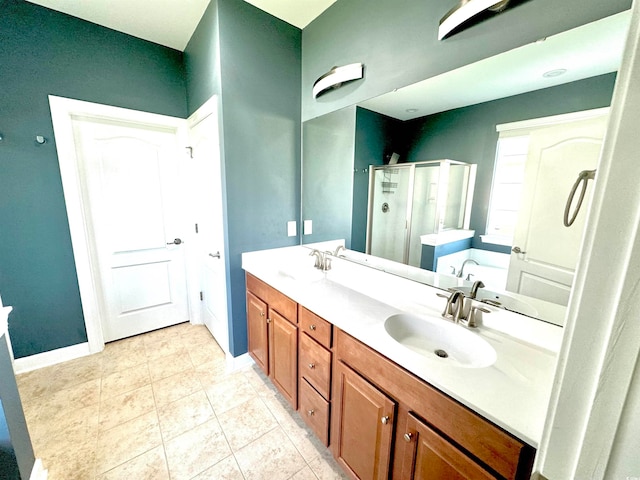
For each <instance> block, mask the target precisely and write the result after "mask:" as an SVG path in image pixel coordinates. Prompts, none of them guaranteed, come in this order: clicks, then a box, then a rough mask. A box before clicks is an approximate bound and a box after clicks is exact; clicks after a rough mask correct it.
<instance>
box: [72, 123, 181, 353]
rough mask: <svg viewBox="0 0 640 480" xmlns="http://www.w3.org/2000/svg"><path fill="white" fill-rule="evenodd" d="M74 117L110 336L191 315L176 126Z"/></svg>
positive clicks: (105, 331) (89, 225) (87, 217)
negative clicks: (157, 125)
mask: <svg viewBox="0 0 640 480" xmlns="http://www.w3.org/2000/svg"><path fill="white" fill-rule="evenodd" d="M72 123H73V135H74V139H75V145H76V154H77V158H78V164H79V166H80V183H81V185H82V191H83V193H82V196H83V203H84V216H85V221H86V225H87V229H88V230H89V237H90V238H92V239H93V242H92V249H93V252H92V258H93V260H94V261H96V262H97V272H98V277H99V278H95V279H94V282H95V283H96V284H97V285H96V286H97V288H96V290H97V292H98V297H99V298H98V302H99V307H100V310H101V312H102V315H101V318H102V331H103V335H104V340H105V341H112V340H117V339H120V338H124V337H128V336H131V335H136V334H139V333H143V332H147V331H150V330H154V329H158V328H162V327H166V326H169V325H174V324H177V323H180V322H185V321H187V320H189V309H188V301H187V288H186V276H185V262H184V252H183V249H184V246H183V245H182V242H181V240H180V237H181V235H182V232H183V227H182V225H180V221H179V218H180V213H181V203H180V195H179V185H178V184H177V182H178V181H179V172H178V159H179V157H178V155H179V154H178V152H179V150H178V142H177V134H176V132H175V131H173V130H169V129H166V130H165V129H160V128H154V127H151V126H145V125H142V124H133V123H128V122H124V121H116V120H100V119H97V118H90V117H74V118H73V120H72Z"/></svg>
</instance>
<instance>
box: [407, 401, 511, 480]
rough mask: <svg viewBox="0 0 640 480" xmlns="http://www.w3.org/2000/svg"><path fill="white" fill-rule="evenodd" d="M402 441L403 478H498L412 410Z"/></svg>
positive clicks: (437, 479)
mask: <svg viewBox="0 0 640 480" xmlns="http://www.w3.org/2000/svg"><path fill="white" fill-rule="evenodd" d="M406 426H407V428H406V430H405V433H404V434H403V435H402V442H405V446H404V448H400V449H399V450H400V451H402V456H401V457H400V458H401V460H402V474H401V475H402V476H401V478H403V479H407V480H409V479H412V480H440V479H447V480H467V479H470V478H473V479H475V478H477V479H485V480H495V479H498V478H500V477H498V476H495V475H493V474H491V473H490V472H488V471H487V470H485V469H484V468H483V467H481V466H480V465H478V463H476V462H475V461H474V460H473V459H471V458H470V457H469V456H467V455H466V454H465V453H464V452H462V451H461V450H459V449H458V448H456V447H455V446H454V445H452V444H451V443H450V442H448V441H447V440H446V439H445V438H443V437H442V436H440V435H439V434H438V432H436V431H435V430H434V429H432V428H431V427H430V426H429V425H428V424H427V423H426V422H424V421H422V420H420V419H418V418H416V417H415V416H414V415H413V414H412V413H409V416H408V420H407V424H406Z"/></svg>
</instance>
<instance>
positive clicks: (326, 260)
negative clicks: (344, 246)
mask: <svg viewBox="0 0 640 480" xmlns="http://www.w3.org/2000/svg"><path fill="white" fill-rule="evenodd" d="M330 255H331V252H330V251H328V250H327V251H326V252H324V255H323V256H322V271H323V272H328V271H329V270H331V256H330Z"/></svg>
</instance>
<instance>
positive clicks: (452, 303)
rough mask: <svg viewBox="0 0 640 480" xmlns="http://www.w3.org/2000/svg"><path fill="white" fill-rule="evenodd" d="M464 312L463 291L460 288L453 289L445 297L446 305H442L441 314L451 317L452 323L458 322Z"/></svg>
mask: <svg viewBox="0 0 640 480" xmlns="http://www.w3.org/2000/svg"><path fill="white" fill-rule="evenodd" d="M463 312H464V293H462V292H461V291H460V290H454V291H453V292H451V295H449V297H448V298H447V305H446V306H445V307H444V311H443V312H442V316H443V317H445V318H448V317H451V319H452V320H453V323H459V322H460V319H461V318H462V314H463Z"/></svg>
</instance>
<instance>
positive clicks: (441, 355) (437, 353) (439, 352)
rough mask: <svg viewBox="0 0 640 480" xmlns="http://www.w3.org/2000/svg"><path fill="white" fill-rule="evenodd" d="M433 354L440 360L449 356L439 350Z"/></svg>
mask: <svg viewBox="0 0 640 480" xmlns="http://www.w3.org/2000/svg"><path fill="white" fill-rule="evenodd" d="M433 353H435V354H436V355H437V356H439V357H440V358H447V357H448V356H449V354H448V353H447V352H445V351H444V350H441V349H438V350H436V351H435V352H433Z"/></svg>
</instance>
